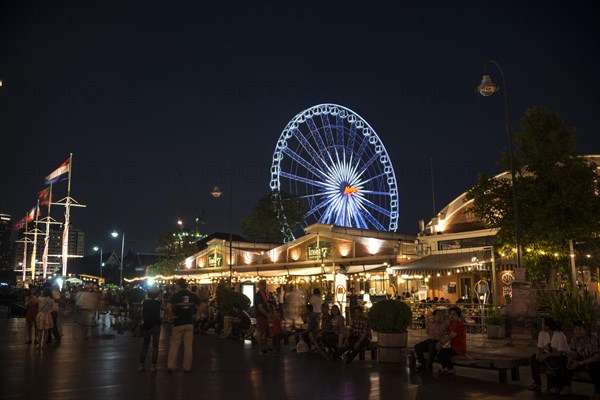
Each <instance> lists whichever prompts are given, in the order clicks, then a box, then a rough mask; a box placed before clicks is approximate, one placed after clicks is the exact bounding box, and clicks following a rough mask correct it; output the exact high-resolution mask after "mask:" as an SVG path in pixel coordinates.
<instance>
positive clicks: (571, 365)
mask: <svg viewBox="0 0 600 400" xmlns="http://www.w3.org/2000/svg"><path fill="white" fill-rule="evenodd" d="M576 369H582V370H587V371H588V372H589V374H590V377H591V378H592V382H593V383H594V394H593V395H592V397H591V398H590V400H600V338H598V336H595V335H592V334H591V333H590V332H589V330H588V326H587V324H586V323H585V322H584V321H575V322H573V337H572V338H571V346H570V351H569V362H568V366H567V371H566V377H565V378H566V379H565V385H564V386H563V388H562V390H561V391H560V394H561V395H566V394H570V393H571V380H572V378H573V370H576Z"/></svg>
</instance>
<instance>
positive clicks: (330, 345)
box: [319, 304, 346, 358]
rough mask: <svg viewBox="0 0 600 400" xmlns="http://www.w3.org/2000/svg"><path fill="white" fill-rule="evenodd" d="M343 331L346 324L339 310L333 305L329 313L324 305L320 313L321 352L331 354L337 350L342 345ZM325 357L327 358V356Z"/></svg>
mask: <svg viewBox="0 0 600 400" xmlns="http://www.w3.org/2000/svg"><path fill="white" fill-rule="evenodd" d="M345 331H346V324H345V321H344V317H343V316H342V313H341V312H340V308H339V307H338V306H337V305H333V306H332V307H331V313H330V311H329V307H328V306H327V305H326V304H324V305H323V309H322V311H321V334H320V340H319V342H320V344H321V347H322V349H323V351H325V352H326V353H329V354H333V353H334V352H335V351H336V350H337V349H339V348H340V347H341V346H342V344H343V343H344V339H345V338H344V334H345ZM326 357H327V358H329V356H326Z"/></svg>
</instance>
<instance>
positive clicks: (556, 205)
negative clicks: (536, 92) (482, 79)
mask: <svg viewBox="0 0 600 400" xmlns="http://www.w3.org/2000/svg"><path fill="white" fill-rule="evenodd" d="M575 143H576V142H575V129H574V128H566V127H565V126H564V124H563V120H562V118H561V117H560V115H558V114H557V113H554V112H551V111H549V110H547V109H545V108H542V107H533V108H531V109H529V110H527V111H526V112H525V114H524V115H523V117H522V119H521V130H520V131H519V132H518V133H517V134H516V135H515V144H516V147H517V150H516V152H515V166H516V167H515V168H516V172H517V196H518V200H517V201H518V206H519V214H520V222H521V241H522V245H523V249H524V251H523V265H524V267H525V268H526V269H527V271H528V273H529V274H530V276H532V277H535V278H544V277H547V276H549V275H550V273H551V271H552V270H554V269H558V270H564V269H567V268H568V267H569V262H568V259H569V257H568V254H569V250H568V240H571V239H572V240H576V241H590V240H593V238H594V237H595V236H596V234H597V233H598V232H600V196H598V193H600V192H599V189H600V188H599V185H598V181H597V175H596V172H595V169H596V165H595V164H593V163H590V162H589V161H588V160H586V159H585V158H582V157H580V156H577V155H576V154H575ZM499 165H500V166H501V167H503V168H504V170H508V168H509V165H510V164H509V160H508V158H507V157H506V156H504V157H503V158H502V159H501V160H500V162H499ZM511 196H512V192H511V181H510V177H508V178H507V179H505V178H503V177H501V178H497V179H495V178H490V177H486V176H480V177H479V179H478V181H477V183H476V184H475V186H473V187H472V188H471V189H470V190H469V191H468V193H467V197H466V199H467V201H468V200H471V199H472V200H473V207H472V209H471V210H470V211H472V212H473V214H474V216H475V217H476V218H479V219H483V220H484V221H486V223H487V225H488V226H489V227H490V228H496V229H498V234H497V236H496V239H497V244H498V245H499V246H500V247H501V248H503V249H504V251H507V250H508V249H512V248H513V247H514V246H515V243H514V210H513V203H512V197H511Z"/></svg>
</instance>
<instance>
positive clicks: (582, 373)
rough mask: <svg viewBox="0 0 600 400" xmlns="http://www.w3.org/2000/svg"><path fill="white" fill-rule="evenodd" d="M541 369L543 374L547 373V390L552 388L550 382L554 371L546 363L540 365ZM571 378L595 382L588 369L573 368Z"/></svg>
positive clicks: (577, 380) (578, 380)
mask: <svg viewBox="0 0 600 400" xmlns="http://www.w3.org/2000/svg"><path fill="white" fill-rule="evenodd" d="M540 370H541V372H542V374H544V375H546V390H549V389H550V382H551V380H552V378H551V376H552V371H551V370H550V369H549V368H547V367H546V366H545V364H542V365H540ZM571 380H573V381H576V382H584V383H594V382H593V381H592V376H591V375H590V372H589V371H588V370H587V369H576V370H573V376H572V378H571Z"/></svg>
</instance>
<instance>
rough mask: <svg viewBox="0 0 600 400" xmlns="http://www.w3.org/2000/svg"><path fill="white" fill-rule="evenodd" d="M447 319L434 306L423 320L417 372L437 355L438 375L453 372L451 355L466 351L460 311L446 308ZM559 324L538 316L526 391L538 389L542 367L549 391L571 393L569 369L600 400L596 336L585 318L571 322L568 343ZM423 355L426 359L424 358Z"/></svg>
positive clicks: (429, 369)
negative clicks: (581, 375)
mask: <svg viewBox="0 0 600 400" xmlns="http://www.w3.org/2000/svg"><path fill="white" fill-rule="evenodd" d="M448 317H449V318H448V319H444V318H443V313H442V310H441V309H434V310H433V311H432V313H431V314H430V316H429V318H428V320H427V323H426V333H427V338H426V339H425V340H424V341H421V342H419V343H417V344H416V345H415V346H414V351H415V354H416V357H417V360H418V362H419V365H418V367H417V371H423V372H433V362H434V360H435V359H436V357H437V358H438V360H439V361H440V364H441V365H442V369H441V370H440V375H449V374H454V373H455V369H454V366H453V364H452V356H455V355H464V354H466V352H467V341H466V330H465V325H464V323H463V322H462V320H461V317H462V312H461V309H460V308H459V307H457V306H453V307H450V308H449V309H448ZM561 326H562V324H561V323H560V322H559V321H555V320H554V319H553V318H552V317H544V318H543V319H542V329H541V331H540V333H539V335H538V340H537V351H536V353H535V354H533V355H532V356H531V362H530V366H531V376H532V378H533V382H532V383H531V384H530V385H529V386H528V387H527V388H528V389H529V390H534V391H541V389H542V380H541V374H542V371H543V370H546V371H547V372H549V373H548V374H547V376H548V387H549V390H548V392H549V393H550V394H559V395H569V394H571V392H572V390H571V383H572V377H573V372H574V371H576V370H585V371H587V372H588V373H589V375H590V377H591V379H592V382H593V384H594V394H593V395H592V396H591V398H590V400H600V338H599V337H598V336H597V335H592V334H591V332H590V327H589V326H588V324H587V323H586V322H585V321H581V320H580V321H574V322H573V332H572V338H571V341H570V343H569V341H568V339H567V336H566V335H565V334H564V333H563V332H562V330H561ZM425 354H427V360H426V359H425Z"/></svg>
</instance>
